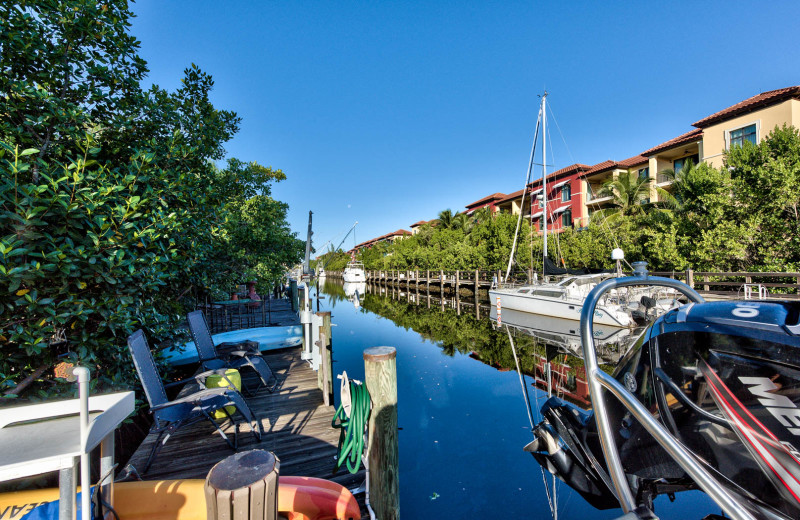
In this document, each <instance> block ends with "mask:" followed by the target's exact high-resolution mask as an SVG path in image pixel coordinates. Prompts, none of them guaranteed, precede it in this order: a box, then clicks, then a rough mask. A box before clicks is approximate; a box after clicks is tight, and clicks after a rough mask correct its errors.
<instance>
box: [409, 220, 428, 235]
mask: <svg viewBox="0 0 800 520" xmlns="http://www.w3.org/2000/svg"><path fill="white" fill-rule="evenodd" d="M429 222H430V221H429V220H420V221H419V222H415V223H413V224H411V234H412V235H416V234H417V233H419V228H421V227H422V226H424V225H425V224H427V223H429Z"/></svg>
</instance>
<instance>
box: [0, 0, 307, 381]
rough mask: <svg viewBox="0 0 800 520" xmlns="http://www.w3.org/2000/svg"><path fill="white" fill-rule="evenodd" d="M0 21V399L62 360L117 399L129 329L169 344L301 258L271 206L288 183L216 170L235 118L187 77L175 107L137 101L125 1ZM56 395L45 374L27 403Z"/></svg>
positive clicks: (151, 97)
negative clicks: (213, 300)
mask: <svg viewBox="0 0 800 520" xmlns="http://www.w3.org/2000/svg"><path fill="white" fill-rule="evenodd" d="M0 16H2V17H3V20H4V25H3V27H2V32H0V51H2V52H0V96H2V97H3V99H4V101H5V103H4V105H3V107H4V108H3V110H2V111H0V210H1V211H0V272H1V273H2V274H3V276H2V278H0V291H2V293H3V294H4V295H7V296H6V297H4V298H3V299H2V300H0V354H2V355H1V356H0V376H1V377H0V381H2V382H1V383H0V385H2V387H0V391H3V390H6V391H7V390H8V389H11V388H14V387H16V386H17V385H18V384H19V383H21V382H22V381H24V380H25V379H26V378H27V377H28V376H29V375H30V374H32V373H36V372H37V369H38V368H43V369H46V368H47V367H50V366H52V364H53V363H54V362H55V361H56V358H57V356H58V355H59V354H61V353H62V352H64V351H68V352H69V355H70V357H71V358H72V359H73V360H74V361H77V362H79V363H81V364H83V365H85V366H89V367H90V368H92V372H93V378H94V379H93V382H94V384H95V385H96V386H98V387H99V388H100V389H104V390H105V389H110V388H117V387H125V386H130V385H131V384H132V383H133V381H134V377H133V368H132V364H131V363H130V358H129V356H128V353H127V348H126V341H125V340H126V337H127V335H128V334H130V333H131V332H133V330H135V329H136V328H139V327H146V328H148V329H149V332H150V334H151V336H152V338H153V340H154V341H153V344H158V343H160V342H162V341H165V340H171V339H173V338H174V336H175V330H176V326H177V324H178V322H179V321H180V320H181V318H182V314H183V313H184V312H185V311H186V310H188V309H190V308H191V307H193V304H194V302H195V301H196V300H197V299H199V298H202V297H204V296H205V295H210V296H211V297H215V296H220V295H223V294H225V293H226V292H227V290H228V289H229V288H230V287H231V286H232V284H234V283H240V282H242V281H243V279H244V278H258V279H259V280H261V281H264V282H268V281H269V280H271V279H274V278H276V277H278V276H280V275H281V274H282V272H283V271H284V269H285V267H286V266H288V265H290V264H293V263H294V262H296V261H297V260H298V259H299V258H300V254H301V253H300V252H301V251H302V248H303V243H302V242H301V241H299V240H297V239H296V238H295V237H294V235H293V234H291V233H290V232H289V229H288V225H287V224H286V211H287V207H286V205H285V204H283V203H281V202H279V201H276V200H274V199H273V198H272V197H271V195H270V194H271V189H270V186H271V183H273V182H278V181H280V180H282V179H284V178H285V175H284V174H283V172H281V171H280V170H273V169H271V168H266V167H263V166H260V165H258V164H256V163H244V162H242V161H238V160H236V159H231V160H230V161H229V162H228V164H227V167H226V168H224V169H220V168H217V167H216V166H215V165H214V161H217V160H220V159H222V158H223V157H224V155H225V149H224V143H225V142H226V141H228V140H229V139H230V138H231V137H233V135H234V134H235V133H236V132H237V131H238V128H239V122H240V120H239V118H238V116H237V115H236V114H235V113H233V112H230V111H225V110H218V109H216V108H215V107H214V106H213V104H212V103H211V101H210V97H209V96H210V92H211V89H212V87H213V84H214V83H213V80H212V78H211V76H210V75H208V74H206V73H205V72H203V71H201V70H200V69H199V68H197V67H196V66H195V65H192V66H191V67H189V68H188V69H186V71H185V72H184V73H185V77H184V79H183V83H182V86H181V87H180V88H179V89H178V90H177V91H176V92H174V93H171V92H167V91H165V90H163V89H160V88H159V87H157V86H154V87H152V88H151V89H150V90H148V91H143V90H142V89H141V87H140V85H139V81H140V80H141V79H142V78H143V77H144V75H145V73H146V65H145V63H144V61H143V60H141V58H139V57H138V56H137V55H136V52H137V49H138V44H137V42H136V39H135V38H134V37H133V36H130V35H129V34H128V33H127V30H128V27H129V26H130V24H129V22H128V20H129V18H130V16H131V13H130V12H129V11H128V9H127V2H124V1H118V2H109V3H108V4H99V5H98V4H96V3H95V2H87V1H84V0H69V1H60V2H56V1H43V2H21V3H18V4H16V5H7V4H3V5H2V6H0ZM262 290H263V289H262ZM65 342H66V346H63V345H64V343H65ZM57 344H61V345H62V347H60V348H59V349H57V348H55V347H54V345H57ZM26 384H27V383H26ZM60 385H61V383H59V382H57V381H56V380H54V379H53V378H52V375H51V374H50V373H49V372H46V373H45V375H44V377H42V378H40V379H39V380H38V381H37V382H35V384H34V392H32V393H29V394H27V395H26V397H29V396H31V395H32V394H36V395H41V396H46V395H49V394H51V393H59V392H61V391H62V390H63V389H62V388H61V387H60Z"/></svg>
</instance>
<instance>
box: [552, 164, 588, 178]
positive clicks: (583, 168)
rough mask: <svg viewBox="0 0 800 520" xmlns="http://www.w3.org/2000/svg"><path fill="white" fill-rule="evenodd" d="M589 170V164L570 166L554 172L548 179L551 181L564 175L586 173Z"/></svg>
mask: <svg viewBox="0 0 800 520" xmlns="http://www.w3.org/2000/svg"><path fill="white" fill-rule="evenodd" d="M589 168H591V166H589V165H587V164H581V163H575V164H570V165H569V166H565V167H564V168H561V169H560V170H556V171H554V172H553V173H551V174H550V175H548V176H547V178H548V179H549V178H550V177H558V176H559V175H563V174H565V173H571V172H577V171H586V170H588V169H589Z"/></svg>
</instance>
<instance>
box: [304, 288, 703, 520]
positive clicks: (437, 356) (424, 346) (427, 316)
mask: <svg viewBox="0 0 800 520" xmlns="http://www.w3.org/2000/svg"><path fill="white" fill-rule="evenodd" d="M378 291H379V289H370V290H368V291H367V293H368V294H366V295H364V296H363V297H362V298H361V305H360V306H359V307H358V308H357V307H356V306H355V305H354V303H353V302H352V301H350V300H349V299H348V297H347V295H346V293H345V291H344V288H343V287H342V285H341V284H340V283H338V284H337V283H336V282H332V281H328V282H327V283H326V284H325V285H324V287H323V288H322V291H321V292H322V293H323V294H324V295H325V296H324V299H323V300H321V301H320V310H330V311H332V316H333V319H332V322H333V323H335V324H336V328H335V329H334V331H333V347H334V350H333V353H334V354H333V358H334V365H333V367H334V373H336V374H339V373H341V372H342V371H343V370H346V371H347V373H348V375H349V376H350V377H351V378H356V379H361V380H363V376H364V362H363V358H362V352H363V350H364V349H365V348H368V347H372V346H379V345H390V346H394V347H396V348H397V371H398V374H397V377H398V381H397V387H398V424H399V427H400V428H401V429H402V430H401V431H400V434H399V438H400V446H399V450H400V511H401V515H402V517H403V518H504V517H507V518H542V519H546V518H551V511H550V506H549V504H548V499H547V494H546V491H545V485H544V480H545V479H546V481H547V482H548V483H550V484H551V486H552V477H551V476H550V474H549V473H546V472H545V473H544V476H543V473H542V470H541V468H540V466H539V465H538V464H537V463H536V461H535V460H534V459H533V457H532V456H531V455H530V454H529V453H526V452H523V451H522V448H523V446H525V445H526V444H527V443H529V442H530V441H531V440H532V439H533V437H532V434H531V428H530V422H529V419H528V413H527V408H526V406H525V400H524V397H523V394H522V390H521V386H520V380H519V376H518V374H517V372H516V368H515V364H514V358H513V354H512V351H511V348H510V343H509V340H508V333H507V332H506V330H505V329H504V328H503V329H500V330H495V329H496V327H495V326H494V325H493V323H492V322H491V321H490V320H489V318H488V316H487V312H486V309H487V308H484V309H482V310H481V312H480V315H481V317H480V318H479V319H478V318H476V317H475V307H474V302H472V304H471V305H470V304H468V303H467V302H462V303H461V305H460V306H459V307H460V308H459V311H460V315H459V314H458V312H457V311H456V310H455V309H451V308H445V309H444V310H443V309H442V306H441V305H440V303H439V302H438V300H434V303H433V304H432V305H431V307H430V308H428V306H427V299H426V298H425V297H424V296H423V297H422V302H420V303H421V304H420V305H417V304H416V303H414V302H413V301H409V300H410V298H413V297H414V296H413V295H407V294H405V293H401V292H399V291H397V290H395V291H394V292H393V291H392V290H391V289H390V290H389V292H388V294H386V295H381V294H372V292H378ZM348 292H351V290H348ZM504 318H505V315H504ZM550 328H551V329H552V327H550ZM512 330H513V335H514V342H515V345H516V348H517V353H518V355H519V360H520V364H521V367H522V371H523V373H526V374H535V373H537V365H539V366H541V356H542V355H543V354H544V347H543V346H542V343H541V342H539V341H537V340H535V339H534V338H531V337H530V336H528V335H524V334H521V333H519V331H518V330H516V329H512ZM559 360H560V362H561V363H560V364H561V365H562V366H561V371H562V373H563V375H564V376H565V377H564V378H563V384H562V385H561V386H560V387H559V390H558V393H560V394H561V395H563V396H564V397H567V398H569V399H570V400H572V401H573V402H576V403H578V404H581V402H582V400H584V401H585V396H583V395H582V393H581V389H580V388H577V387H576V386H577V385H576V384H575V375H576V374H577V375H580V373H581V363H580V361H579V360H578V358H574V357H567V356H563V355H562V356H560V357H559ZM524 381H525V385H526V386H527V388H528V392H529V395H530V400H531V404H532V407H533V413H534V421H535V422H538V420H539V418H538V407H539V406H540V405H541V404H542V403H543V402H544V400H545V399H546V398H547V393H546V391H545V390H544V389H542V388H539V387H537V386H536V381H535V379H534V378H533V377H531V376H530V375H525V376H524ZM539 384H540V385H542V384H543V383H542V382H541V381H539ZM334 386H336V391H337V395H336V403H337V404H338V402H339V399H338V382H336V383H335V385H334ZM537 403H538V404H537ZM584 406H585V405H584ZM556 487H557V509H558V518H559V519H581V520H585V519H588V518H592V519H605V518H616V517H617V516H619V515H621V514H622V512H621V510H619V509H617V510H608V511H599V510H596V509H595V508H593V507H592V506H590V505H589V504H587V503H586V502H585V501H584V500H583V498H582V497H581V496H580V495H578V494H577V493H573V492H572V491H571V490H570V488H569V487H568V486H567V485H566V484H564V483H561V482H560V481H559V482H558V484H557V485H556ZM701 512H702V513H701ZM711 512H716V513H718V512H719V508H718V507H716V506H715V505H714V504H713V503H712V502H711V501H709V500H708V499H707V498H706V497H705V495H703V494H702V493H699V492H690V493H684V494H682V495H678V497H677V500H676V501H675V502H673V503H671V502H670V501H669V500H668V499H667V498H666V497H660V498H659V499H658V500H657V501H656V513H657V514H658V515H659V516H660V517H661V518H662V519H681V520H688V519H694V518H702V517H703V516H705V514H707V513H711Z"/></svg>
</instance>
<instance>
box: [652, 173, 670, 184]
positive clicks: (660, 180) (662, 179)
mask: <svg viewBox="0 0 800 520" xmlns="http://www.w3.org/2000/svg"><path fill="white" fill-rule="evenodd" d="M674 180H675V179H674V178H673V177H672V175H667V174H666V173H659V174H658V175H656V184H668V183H671V182H672V181H674Z"/></svg>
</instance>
